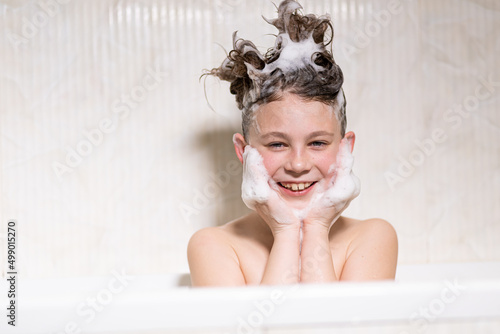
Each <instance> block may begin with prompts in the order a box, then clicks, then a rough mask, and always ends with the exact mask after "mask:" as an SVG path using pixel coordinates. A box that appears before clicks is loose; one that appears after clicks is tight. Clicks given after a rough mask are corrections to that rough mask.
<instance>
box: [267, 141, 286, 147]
mask: <svg viewBox="0 0 500 334" xmlns="http://www.w3.org/2000/svg"><path fill="white" fill-rule="evenodd" d="M267 147H270V148H283V147H285V144H283V143H280V142H272V143H269V144H267Z"/></svg>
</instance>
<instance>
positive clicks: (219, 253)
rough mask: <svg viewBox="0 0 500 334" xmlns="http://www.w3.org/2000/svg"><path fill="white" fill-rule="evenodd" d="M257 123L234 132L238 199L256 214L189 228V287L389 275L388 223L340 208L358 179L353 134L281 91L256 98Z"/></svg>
mask: <svg viewBox="0 0 500 334" xmlns="http://www.w3.org/2000/svg"><path fill="white" fill-rule="evenodd" d="M254 123H255V124H254V125H255V126H253V127H252V128H251V129H250V133H249V138H248V142H247V140H246V139H245V138H243V136H241V135H240V134H236V135H235V137H234V139H233V140H234V144H235V150H236V154H237V156H238V158H239V159H240V161H241V162H242V163H243V164H244V172H243V180H244V185H245V184H247V185H249V186H250V187H245V186H244V188H245V189H247V190H245V191H243V199H244V200H245V203H246V204H247V205H248V206H249V207H250V208H252V209H253V210H254V211H255V212H254V213H252V214H249V215H247V216H244V217H241V218H239V219H237V220H235V221H233V222H230V223H228V224H226V225H223V226H221V227H215V228H207V229H202V230H200V231H198V232H197V233H195V234H194V235H193V237H192V238H191V240H190V243H189V246H188V260H189V265H190V270H191V279H192V282H193V285H194V286H231V285H233V286H234V285H246V284H293V283H298V282H302V283H314V282H335V281H340V280H372V279H391V278H394V275H395V270H396V263H397V237H396V233H395V231H394V229H393V228H392V226H391V225H390V224H389V223H387V222H386V221H384V220H381V219H369V220H365V221H358V220H355V219H349V218H344V217H341V216H340V214H341V213H342V211H343V210H344V209H345V208H346V207H347V205H348V204H349V202H350V201H351V200H352V199H353V198H354V197H356V196H357V195H358V193H359V187H357V184H358V180H357V178H356V177H355V176H354V175H353V174H352V171H351V167H352V158H350V157H351V155H350V153H351V152H352V150H353V147H354V141H355V136H354V133H352V132H348V133H346V134H345V136H344V138H341V136H340V128H339V124H338V121H337V119H336V117H335V115H334V113H333V109H332V107H331V106H327V105H325V104H323V103H321V102H317V101H304V100H302V99H301V98H299V97H297V96H295V95H293V94H290V93H285V94H284V95H283V97H282V99H281V100H278V101H274V102H271V103H268V104H265V105H263V106H261V107H260V108H259V109H258V111H256V120H255V122H254ZM256 152H258V153H256ZM259 161H260V162H261V163H259ZM259 166H260V167H259ZM253 185H256V187H255V188H252V186H253ZM248 189H250V191H248ZM252 189H255V190H259V189H260V190H262V189H263V191H260V190H259V191H256V192H255V191H253V190H252ZM301 236H302V238H301Z"/></svg>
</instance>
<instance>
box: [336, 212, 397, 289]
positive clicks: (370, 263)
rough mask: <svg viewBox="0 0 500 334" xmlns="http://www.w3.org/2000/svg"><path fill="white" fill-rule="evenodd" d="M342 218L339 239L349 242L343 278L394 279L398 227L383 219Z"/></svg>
mask: <svg viewBox="0 0 500 334" xmlns="http://www.w3.org/2000/svg"><path fill="white" fill-rule="evenodd" d="M339 221H340V224H339V225H338V226H337V227H336V229H337V232H338V236H337V238H342V241H343V242H347V243H348V245H347V247H346V253H345V259H346V262H345V265H344V269H343V273H342V279H347V280H348V279H393V278H394V275H395V270H396V264H397V258H398V238H397V234H396V231H395V229H394V227H393V226H392V225H391V224H390V223H389V222H387V221H386V220H384V219H380V218H372V219H366V220H357V219H352V218H345V217H342V220H340V219H339ZM336 224H337V222H336V223H335V224H334V226H335V225H336ZM334 238H335V237H334ZM359 268H363V272H360V269H359Z"/></svg>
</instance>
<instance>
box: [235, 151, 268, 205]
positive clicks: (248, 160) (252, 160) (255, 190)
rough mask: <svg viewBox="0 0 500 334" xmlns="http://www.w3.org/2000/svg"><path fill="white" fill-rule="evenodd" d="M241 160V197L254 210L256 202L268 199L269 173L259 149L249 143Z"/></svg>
mask: <svg viewBox="0 0 500 334" xmlns="http://www.w3.org/2000/svg"><path fill="white" fill-rule="evenodd" d="M243 162H244V166H243V169H244V170H243V182H242V183H241V198H242V199H243V202H244V203H245V205H246V206H247V207H248V208H250V209H252V210H255V205H256V204H257V203H264V202H266V201H267V200H268V199H269V193H270V191H271V188H270V187H269V183H268V182H269V175H268V174H267V170H266V167H265V166H264V159H263V158H262V156H261V155H260V153H259V151H257V149H255V148H253V147H251V146H250V145H247V146H246V147H245V151H244V152H243Z"/></svg>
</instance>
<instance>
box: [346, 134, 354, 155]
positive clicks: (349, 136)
mask: <svg viewBox="0 0 500 334" xmlns="http://www.w3.org/2000/svg"><path fill="white" fill-rule="evenodd" d="M344 139H346V140H347V141H348V142H349V146H350V147H351V153H352V150H353V149H354V142H355V141H356V135H355V134H354V132H352V131H349V132H348V133H346V134H345V136H344Z"/></svg>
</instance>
